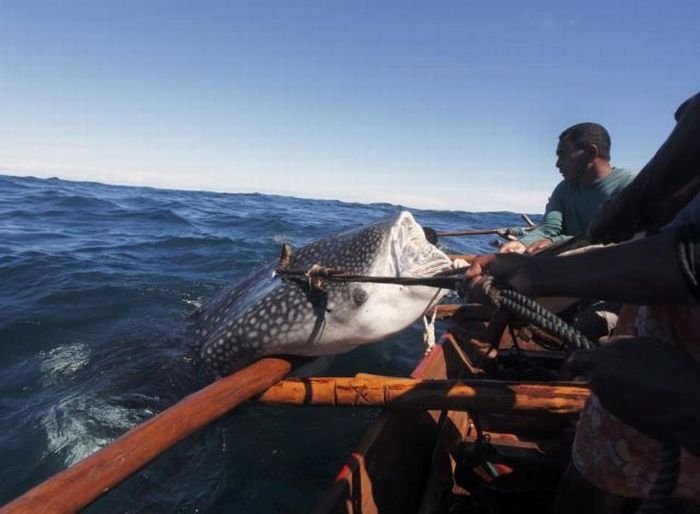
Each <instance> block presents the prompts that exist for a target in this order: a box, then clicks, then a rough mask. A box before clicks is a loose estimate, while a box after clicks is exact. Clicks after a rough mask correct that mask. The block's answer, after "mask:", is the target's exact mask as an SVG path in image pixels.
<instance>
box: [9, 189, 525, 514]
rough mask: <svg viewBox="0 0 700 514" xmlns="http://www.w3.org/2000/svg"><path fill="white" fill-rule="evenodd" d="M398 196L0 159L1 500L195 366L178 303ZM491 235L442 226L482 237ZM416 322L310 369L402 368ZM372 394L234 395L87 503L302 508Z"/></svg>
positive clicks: (489, 221)
mask: <svg viewBox="0 0 700 514" xmlns="http://www.w3.org/2000/svg"><path fill="white" fill-rule="evenodd" d="M450 207H452V208H453V209H455V210H445V211H426V210H414V209H409V210H411V212H412V213H413V214H414V216H415V218H416V219H417V220H418V222H419V223H421V224H423V225H424V226H429V227H433V228H435V229H438V230H455V229H469V228H493V227H502V226H517V225H521V224H522V221H521V220H520V217H519V216H518V215H517V214H515V213H509V212H494V213H470V212H468V210H464V211H462V210H457V209H468V207H469V206H468V205H455V206H450ZM400 209H402V207H401V206H397V205H390V204H370V205H367V204H359V203H343V202H338V201H326V200H307V199H299V198H291V197H280V196H268V195H261V194H220V193H209V192H192V191H176V190H160V189H152V188H137V187H121V186H109V185H102V184H96V183H86V182H68V181H63V180H59V179H35V178H19V177H12V176H1V175H0V286H1V287H0V455H2V461H3V465H2V466H1V467H0V505H1V504H4V503H6V502H8V501H10V500H12V499H13V498H15V497H16V496H18V495H20V494H21V493H23V492H25V491H26V490H28V489H29V488H31V487H32V486H34V485H36V484H38V483H40V482H41V481H42V480H45V479H47V478H49V477H50V476H51V475H53V474H54V473H56V472H59V471H61V470H63V469H65V468H66V467H68V466H70V465H71V464H74V463H76V462H78V461H79V460H81V459H82V458H84V457H86V456H88V455H90V454H91V453H93V452H94V451H96V450H97V449H99V448H101V447H104V446H105V445H107V444H108V443H109V442H110V441H112V440H113V439H115V438H116V437H118V436H119V435H120V434H122V433H124V432H125V431H127V430H128V429H130V428H132V427H133V426H135V425H136V424H138V423H139V422H142V421H145V420H147V419H148V418H150V417H151V416H153V415H154V414H157V413H158V412H160V411H162V410H164V409H165V408H167V407H168V406H170V405H172V404H174V403H175V402H177V401H178V400H179V399H181V398H182V397H184V396H186V395H187V394H189V393H191V392H193V391H195V390H196V389H198V388H199V387H202V386H203V385H205V384H206V383H207V380H208V378H207V376H206V374H205V373H204V371H203V370H202V369H200V368H199V366H198V364H197V363H196V360H195V359H193V358H192V355H193V352H194V350H195V348H194V346H193V340H194V339H193V337H192V334H191V319H190V317H191V315H192V313H193V312H194V311H195V309H196V308H197V307H198V306H200V305H202V303H203V302H205V301H206V300H207V299H208V298H210V297H212V296H213V295H214V294H215V293H217V292H218V291H219V290H220V289H222V288H223V287H225V286H227V285H229V284H231V283H233V282H236V281H238V280H240V279H241V278H243V277H244V276H246V275H247V274H248V273H249V272H251V271H252V270H254V269H256V267H258V266H260V265H262V264H265V263H268V262H270V261H272V260H275V259H277V258H278V256H279V251H280V245H281V244H282V243H284V242H287V243H290V244H292V246H302V245H304V244H306V243H308V242H311V241H313V240H315V239H318V238H321V237H325V236H328V235H331V234H333V233H336V232H339V231H342V230H345V229H349V228H353V227H357V226H359V225H362V224H365V223H369V222H372V221H375V220H377V219H380V218H382V217H384V216H387V215H390V214H393V213H395V212H397V211H398V210H400ZM492 240H493V237H492V236H477V237H463V238H450V239H445V240H444V241H441V245H444V247H445V249H447V250H448V251H450V252H455V253H485V252H489V251H493V247H492V246H490V244H489V242H490V241H492ZM422 353H423V348H422V342H421V333H420V326H419V324H415V325H414V327H411V328H409V329H407V330H406V331H404V332H403V333H401V334H399V335H398V336H395V337H393V338H392V339H390V340H387V341H383V342H380V343H376V344H373V345H368V346H365V347H360V348H358V349H357V350H354V351H352V352H350V353H347V354H343V355H340V356H337V357H336V358H335V361H334V362H333V364H332V365H331V368H330V369H328V370H327V371H326V372H325V373H326V374H328V375H345V376H352V375H354V374H355V373H357V372H367V373H377V374H391V375H406V374H408V373H410V371H411V370H412V369H413V367H414V366H415V364H416V363H417V361H418V360H419V359H420V357H421V355H422ZM376 415H377V411H376V410H367V409H350V408H347V409H346V408H317V407H306V408H298V407H286V408H281V407H264V406H258V405H250V404H249V405H245V406H243V407H241V408H239V409H237V410H235V411H233V412H232V413H230V414H229V415H227V416H225V417H224V418H223V419H221V420H220V421H218V422H216V423H214V424H213V425H211V426H209V427H208V428H207V429H205V430H203V431H201V432H200V433H198V434H196V435H194V436H192V437H190V438H188V439H187V440H185V441H184V442H182V443H180V445H178V446H176V447H175V448H173V449H172V450H170V451H168V452H167V453H166V454H164V455H163V456H161V457H160V458H159V459H157V460H156V461H155V462H154V463H152V464H150V465H149V466H147V467H146V468H144V469H143V470H141V471H140V472H139V473H138V474H136V475H134V476H133V477H132V478H130V479H128V480H127V481H125V482H124V483H122V484H121V485H120V486H118V487H117V488H115V489H114V490H113V491H110V492H109V493H108V494H106V495H105V496H104V497H102V498H101V499H99V500H98V501H97V502H95V503H94V504H93V505H92V506H90V507H89V508H88V509H86V512H93V513H98V512H99V513H103V512H104V513H124V512H165V513H169V512H182V513H190V512H198V513H219V512H222V513H223V512H236V513H256V514H264V513H279V512H283V513H292V512H306V511H308V510H309V508H310V507H311V506H312V505H313V503H314V501H315V500H316V499H317V498H318V497H319V495H320V494H321V493H322V491H323V490H324V489H325V488H326V487H327V486H328V485H329V484H330V483H331V482H332V480H333V478H334V477H335V475H336V474H337V472H338V470H339V468H340V467H341V466H342V464H343V463H344V461H345V459H346V457H347V456H348V454H349V452H350V451H351V450H352V448H353V446H354V444H355V443H356V442H357V441H358V440H359V438H360V437H361V435H362V432H363V430H364V428H365V427H366V426H367V425H368V423H370V422H371V420H372V419H374V417H376Z"/></svg>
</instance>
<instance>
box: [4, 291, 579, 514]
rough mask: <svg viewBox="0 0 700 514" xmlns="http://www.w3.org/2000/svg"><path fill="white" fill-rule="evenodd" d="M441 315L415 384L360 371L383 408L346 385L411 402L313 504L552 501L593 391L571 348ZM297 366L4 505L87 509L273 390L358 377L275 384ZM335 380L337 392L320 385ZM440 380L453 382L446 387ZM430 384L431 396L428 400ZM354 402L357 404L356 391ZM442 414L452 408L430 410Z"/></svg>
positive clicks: (526, 332)
mask: <svg viewBox="0 0 700 514" xmlns="http://www.w3.org/2000/svg"><path fill="white" fill-rule="evenodd" d="M441 312H442V316H447V317H448V318H449V321H448V326H447V329H448V330H447V332H446V333H445V335H444V336H443V337H442V338H441V341H440V343H439V344H438V345H436V346H435V347H434V348H433V349H432V350H431V351H430V352H429V353H428V354H427V355H426V357H425V358H424V359H423V360H422V361H421V363H420V364H419V365H418V367H417V368H416V369H415V370H414V372H413V374H412V378H413V379H414V381H408V382H410V383H407V382H406V379H398V383H397V381H396V380H391V379H388V378H387V377H366V376H364V375H360V376H359V379H369V381H370V382H371V381H372V379H373V380H374V382H378V383H379V384H380V386H381V387H380V388H379V389H377V390H376V391H375V392H378V393H379V394H378V396H379V397H380V398H379V400H378V401H375V400H372V402H375V403H371V402H370V400H369V395H368V394H365V393H367V392H368V391H369V389H371V384H370V385H367V383H363V385H362V386H361V387H358V386H357V384H356V383H352V382H351V383H350V384H349V386H347V387H346V389H348V390H350V391H351V392H353V393H355V394H357V390H358V389H363V390H364V389H365V388H367V390H366V391H364V392H362V394H361V396H362V404H364V405H376V404H381V402H382V401H383V402H384V404H389V405H390V406H391V405H394V406H399V407H400V408H397V409H393V410H388V411H387V412H385V413H384V414H382V415H381V416H380V417H379V419H378V420H377V421H376V422H375V423H374V424H373V425H372V426H371V427H370V429H369V430H368V431H367V433H366V434H365V436H364V438H363V439H362V441H361V442H360V444H359V446H358V448H357V450H356V451H355V452H353V454H352V455H351V456H350V458H349V460H348V462H347V464H346V466H345V467H344V468H343V469H342V471H341V472H340V474H339V475H338V477H337V479H336V480H335V482H334V483H333V485H332V487H331V488H330V489H329V490H328V491H327V492H326V493H325V494H324V495H323V496H322V498H320V500H319V502H318V504H317V505H316V506H315V508H314V512H316V513H336V512H340V513H348V514H349V513H352V514H359V513H364V514H371V513H382V514H384V513H395V512H396V513H399V512H401V513H410V512H420V513H425V514H428V513H438V512H441V513H442V512H458V511H459V510H463V509H467V510H466V511H467V512H508V510H507V508H506V507H507V506H508V505H509V504H511V503H512V504H515V505H516V506H518V508H517V509H516V510H517V511H518V512H520V511H521V510H522V502H523V501H525V500H527V501H528V504H529V505H532V508H540V507H545V506H546V505H547V504H548V503H549V502H551V500H552V497H553V494H554V490H555V488H556V483H557V478H558V476H559V475H560V474H561V472H562V470H563V469H564V467H565V465H566V463H567V461H568V454H569V448H570V444H571V440H572V436H573V422H574V420H575V419H576V416H577V414H578V412H579V410H580V408H581V407H582V405H583V402H584V401H585V398H586V397H587V389H585V388H583V387H581V385H580V384H571V383H560V382H556V381H554V380H555V379H556V377H557V371H556V370H557V369H558V368H559V367H560V365H561V362H562V360H563V357H564V352H563V351H562V350H561V348H562V347H561V346H557V345H560V343H558V341H557V340H556V339H553V338H551V337H549V336H547V335H546V334H542V333H538V332H536V331H533V329H531V328H530V327H529V326H518V325H517V324H515V323H510V322H509V320H508V317H507V315H505V314H504V312H503V311H498V310H494V309H493V308H489V307H485V306H482V305H475V304H473V305H466V306H441ZM533 341H538V342H539V345H538V344H534V343H533ZM540 345H545V346H547V347H548V348H550V349H549V350H547V351H543V350H542V348H541V346H540ZM291 368H292V363H291V362H290V361H289V360H287V359H282V358H266V359H262V360H261V361H258V362H257V363H255V364H253V365H251V366H250V367H248V368H246V369H244V370H241V371H240V372H237V373H235V374H233V375H230V376H228V377H225V378H223V379H220V380H218V381H216V382H215V383H213V384H211V385H210V386H208V387H206V388H204V389H202V390H200V391H198V392H196V393H194V394H192V395H190V396H189V397H187V398H185V399H183V400H182V401H181V402H179V403H178V404H177V405H175V406H173V407H171V408H169V409H167V410H165V411H164V412H162V413H160V414H159V415H157V416H156V417H154V418H152V419H151V420H149V421H148V422H146V423H144V424H142V425H139V426H137V427H135V428H134V429H132V430H130V431H129V432H127V433H126V434H125V435H123V436H122V437H121V438H119V439H117V440H116V441H115V442H113V443H112V444H111V445H109V446H107V447H106V448H103V449H102V450H100V451H98V452H96V453H95V454H93V455H91V456H90V457H88V458H87V459H85V460H84V461H81V462H80V463H78V464H76V465H74V466H72V467H71V468H68V469H67V470H64V471H63V472H61V473H59V474H57V475H55V476H54V477H52V478H51V479H49V480H47V481H46V482H44V483H42V484H39V485H38V486H36V487H35V488H34V489H32V490H30V491H29V492H27V493H26V494H25V495H23V496H21V497H20V498H18V499H16V500H15V501H13V502H11V503H10V504H7V505H5V506H3V507H0V512H2V513H3V514H5V513H28V512H37V511H44V512H77V511H79V510H81V509H82V508H84V507H85V506H87V505H89V504H90V503H92V502H93V501H94V500H95V499H96V498H98V497H99V496H100V495H101V494H104V493H105V492H106V491H108V490H109V489H111V488H112V487H115V486H116V485H117V484H118V483H119V482H121V481H122V480H123V479H125V478H126V477H128V476H130V475H131V474H133V473H134V472H136V471H137V470H138V469H140V468H141V467H142V466H144V465H145V464H146V463H148V462H149V461H151V460H153V459H154V458H156V457H157V456H158V455H159V454H160V453H162V452H163V451H165V450H166V449H168V448H170V447H171V446H173V445H174V444H176V443H177V441H179V440H181V439H183V438H184V437H186V436H187V435H188V434H190V433H192V432H194V431H196V430H198V429H200V428H202V427H203V426H204V425H206V424H207V423H209V422H211V421H212V420H214V419H217V418H218V417H220V416H222V415H224V414H225V413H226V412H228V411H230V410H231V409H232V408H233V407H235V406H236V405H238V404H240V403H241V402H242V401H245V400H246V399H248V398H251V397H253V396H255V395H259V394H260V393H262V392H263V391H265V393H264V394H263V395H262V396H259V397H258V400H259V401H266V402H267V403H292V404H302V405H308V404H313V403H323V404H340V402H339V391H340V390H341V389H342V387H341V386H339V385H338V384H340V383H341V382H342V381H343V380H346V381H347V380H348V379H318V381H319V383H313V382H312V380H313V379H307V381H305V382H301V383H300V382H299V381H296V382H295V381H294V380H283V381H281V382H278V381H279V380H280V379H282V378H283V377H284V375H286V374H287V373H288V372H289V371H290V369H291ZM261 377H264V379H263V378H261ZM436 379H437V381H436ZM449 379H459V382H458V383H457V382H446V380H449ZM535 379H537V381H535ZM349 380H350V381H352V380H353V379H349ZM402 380H403V382H402ZM415 380H418V381H419V382H418V383H416V382H415ZM526 380H527V381H526ZM329 381H333V385H332V388H331V389H332V390H331V394H327V395H325V396H324V395H323V394H315V393H314V391H315V390H316V389H314V388H315V387H316V386H317V385H318V386H320V387H319V388H318V389H319V391H320V390H322V389H323V386H325V385H328V382H329ZM431 381H432V382H431ZM514 381H515V382H514ZM433 383H435V384H437V385H439V386H440V387H441V388H442V389H438V391H437V394H432V393H435V391H432V389H433V387H432V385H431V384H433ZM387 384H388V385H387ZM469 384H471V386H470V385H469ZM477 384H478V385H477ZM460 385H466V386H467V387H471V388H472V390H473V391H472V393H474V391H475V392H476V394H471V396H470V398H468V402H467V404H466V405H467V407H464V408H462V407H461V406H462V405H463V402H460V401H457V402H456V403H455V397H456V396H457V388H458V387H459V386H460ZM299 386H300V387H299ZM426 386H427V387H426ZM280 391H282V392H283V393H284V394H282V395H280V394H278V393H279V392H280ZM288 391H292V393H293V394H291V395H290V394H288ZM295 391H296V393H295ZM299 391H300V394H299ZM392 391H400V392H399V393H397V394H395V395H393V393H392ZM426 391H427V392H431V391H432V393H431V394H430V395H429V397H428V400H426V399H425V398H426V396H425V393H426ZM414 393H415V394H414ZM295 395H296V399H295V398H294V396H295ZM392 395H393V396H395V397H393V396H392ZM480 395H483V396H480ZM543 399H544V400H545V401H542V400H543ZM312 400H313V401H312ZM365 400H366V401H365ZM415 400H417V401H415ZM345 403H346V404H350V405H358V404H360V402H358V401H357V400H356V399H352V398H350V399H349V400H347V401H346V402H345ZM426 405H427V406H428V407H426ZM455 405H457V406H455ZM434 408H440V409H443V408H444V409H445V410H429V409H434ZM497 507H498V508H499V509H500V508H501V507H503V509H502V510H495V509H496V508H497ZM483 508H488V509H490V510H486V511H483V510H479V509H483ZM455 509H457V510H455Z"/></svg>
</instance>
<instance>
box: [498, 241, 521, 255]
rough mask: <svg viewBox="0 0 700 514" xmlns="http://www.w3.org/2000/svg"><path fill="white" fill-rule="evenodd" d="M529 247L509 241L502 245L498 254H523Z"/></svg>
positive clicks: (518, 242)
mask: <svg viewBox="0 0 700 514" xmlns="http://www.w3.org/2000/svg"><path fill="white" fill-rule="evenodd" d="M526 249H527V247H526V246H525V245H524V244H523V243H521V242H520V241H508V242H507V243H504V244H503V245H501V247H500V248H499V249H498V253H523V252H524V251H525V250H526Z"/></svg>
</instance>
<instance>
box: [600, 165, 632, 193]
mask: <svg viewBox="0 0 700 514" xmlns="http://www.w3.org/2000/svg"><path fill="white" fill-rule="evenodd" d="M635 176H636V173H634V172H633V171H631V170H628V169H624V168H612V170H611V171H610V174H609V175H608V176H607V177H605V178H604V179H603V180H602V181H601V182H600V187H602V189H603V190H607V191H608V192H616V191H619V190H620V189H622V188H624V187H627V185H628V184H629V183H630V182H632V181H633V180H634V177H635Z"/></svg>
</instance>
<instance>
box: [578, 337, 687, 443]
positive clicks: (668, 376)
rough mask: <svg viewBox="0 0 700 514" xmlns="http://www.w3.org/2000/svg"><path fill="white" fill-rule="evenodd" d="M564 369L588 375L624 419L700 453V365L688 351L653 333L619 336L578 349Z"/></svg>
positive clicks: (605, 404) (606, 403)
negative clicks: (591, 348) (640, 335)
mask: <svg viewBox="0 0 700 514" xmlns="http://www.w3.org/2000/svg"><path fill="white" fill-rule="evenodd" d="M564 371H565V372H568V374H569V375H570V376H576V375H584V376H586V377H587V378H588V379H589V380H590V385H591V389H592V390H593V391H594V392H595V394H596V396H598V398H599V399H600V402H601V404H602V405H603V407H605V408H606V409H607V410H608V411H610V412H611V413H612V414H614V415H615V416H616V417H618V418H620V419H621V420H622V421H623V422H624V423H626V424H628V425H630V426H632V427H634V428H636V429H637V430H639V431H640V432H642V433H644V434H645V435H647V436H649V437H651V438H653V439H657V440H659V441H673V442H676V443H678V444H681V445H682V446H683V447H684V448H686V449H687V450H688V451H690V452H691V453H693V454H695V455H699V456H700V395H698V391H700V364H698V363H697V362H695V361H694V360H693V359H692V358H691V357H689V356H688V355H686V354H683V353H681V352H680V351H679V350H677V349H676V348H674V347H673V346H671V345H670V344H668V343H664V342H662V341H660V340H658V339H654V338H651V337H637V338H631V339H630V338H625V339H616V340H614V342H610V343H608V344H606V345H604V346H602V347H600V348H598V349H596V350H592V351H578V352H574V353H573V354H572V355H571V357H570V358H569V359H568V361H567V362H566V363H565V366H564Z"/></svg>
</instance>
